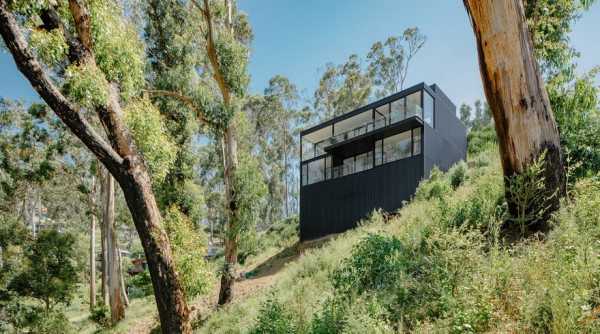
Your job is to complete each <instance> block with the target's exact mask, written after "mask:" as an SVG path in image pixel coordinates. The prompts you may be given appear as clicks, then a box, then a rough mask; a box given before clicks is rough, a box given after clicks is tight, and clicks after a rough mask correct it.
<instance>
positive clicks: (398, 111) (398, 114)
mask: <svg viewBox="0 0 600 334" xmlns="http://www.w3.org/2000/svg"><path fill="white" fill-rule="evenodd" d="M391 106H392V109H391V112H390V119H391V120H390V123H396V122H398V121H401V120H403V119H404V118H406V109H405V106H404V98H401V99H400V100H396V101H394V102H392V104H391Z"/></svg>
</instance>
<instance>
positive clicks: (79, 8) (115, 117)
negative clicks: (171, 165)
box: [0, 0, 191, 333]
mask: <svg viewBox="0 0 600 334" xmlns="http://www.w3.org/2000/svg"><path fill="white" fill-rule="evenodd" d="M69 7H70V11H71V14H72V16H73V19H74V22H75V31H76V32H77V35H76V36H74V37H73V38H70V37H66V38H65V40H66V41H68V42H69V44H70V45H69V60H70V61H71V62H72V63H88V62H93V60H94V49H93V45H92V40H93V39H92V35H91V33H90V31H91V23H90V20H91V18H90V15H89V13H88V12H87V9H86V8H85V6H83V4H82V3H81V2H80V1H78V0H70V1H69ZM57 17H58V16H55V17H50V19H52V20H54V19H56V18H57ZM47 18H48V17H47ZM52 20H50V21H52ZM57 27H58V25H57ZM68 31H69V30H68V29H63V32H64V33H65V34H66V33H68ZM0 34H1V35H2V38H3V40H4V44H5V45H6V47H7V49H8V50H9V51H10V53H11V54H12V56H13V58H14V60H15V63H16V65H17V67H18V69H19V70H20V71H21V72H22V73H23V75H24V76H25V77H26V78H27V80H28V81H29V82H30V83H31V85H32V86H33V88H34V89H35V90H36V92H37V93H38V94H39V95H40V97H42V99H43V100H44V101H45V102H46V103H47V104H48V106H50V108H52V110H53V111H54V112H55V113H56V115H57V116H58V117H59V118H60V119H61V120H62V121H63V122H64V123H65V125H66V126H67V127H68V128H69V129H70V131H71V132H72V133H73V134H74V135H75V136H77V137H78V138H79V139H80V140H81V141H82V142H83V143H84V144H85V146H86V147H87V148H88V149H89V150H90V151H91V152H92V153H93V154H94V155H95V156H96V158H97V159H98V160H99V161H100V162H101V163H102V164H103V165H104V166H105V167H106V168H107V169H108V170H109V172H110V174H111V175H112V176H113V177H114V178H115V180H116V181H117V182H118V183H119V185H120V186H121V189H122V190H123V193H124V195H125V200H126V202H127V205H128V207H129V210H130V212H131V215H132V218H133V221H134V224H135V227H136V230H137V232H138V235H139V237H140V240H141V243H142V246H143V248H144V253H145V255H146V259H147V261H148V267H149V271H150V275H151V278H152V285H153V289H154V295H155V299H156V304H157V308H158V313H159V318H160V322H161V330H162V332H163V333H191V325H190V321H189V308H188V306H187V303H186V301H185V298H184V293H183V290H182V288H181V284H180V282H179V279H178V275H177V273H176V271H175V267H174V263H173V260H172V255H171V249H170V244H169V239H168V237H167V235H166V233H165V231H164V230H163V228H162V227H161V224H160V222H161V214H160V212H159V209H158V206H157V204H156V200H155V198H154V194H153V191H152V186H151V181H150V176H149V174H148V171H147V169H146V167H145V165H144V162H143V158H142V157H141V156H140V154H139V153H138V152H137V150H136V148H135V145H134V144H133V142H132V141H131V139H130V136H129V133H128V130H127V128H126V127H125V125H124V124H123V121H122V120H121V114H122V110H121V105H120V94H119V88H118V87H119V86H118V84H117V83H116V82H109V85H108V91H107V92H106V93H107V99H106V101H105V103H102V104H101V105H97V106H95V111H96V113H97V114H98V117H99V119H100V121H101V123H102V125H103V127H104V131H105V133H106V136H107V138H108V140H109V142H107V141H105V139H104V138H103V137H102V136H101V135H100V134H98V133H97V132H96V130H95V129H94V128H93V127H92V126H91V125H90V123H89V122H88V120H87V119H86V118H85V117H84V115H83V112H82V110H81V108H80V107H78V106H77V105H76V104H75V103H73V102H72V101H71V100H69V99H68V98H67V97H65V95H63V93H62V92H61V90H60V89H59V88H58V87H57V86H56V85H55V84H54V82H53V81H52V80H51V79H50V75H49V74H48V73H46V71H45V70H44V67H43V66H42V64H41V63H40V62H39V60H38V59H37V57H36V56H35V55H34V54H33V53H32V51H31V50H30V49H29V46H28V42H27V40H26V38H25V36H24V35H23V33H22V32H21V28H20V26H19V23H18V22H17V20H16V18H15V14H14V13H13V12H12V10H11V6H10V5H9V2H8V0H0ZM88 64H89V63H88Z"/></svg>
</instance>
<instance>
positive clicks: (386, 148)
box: [383, 131, 411, 163]
mask: <svg viewBox="0 0 600 334" xmlns="http://www.w3.org/2000/svg"><path fill="white" fill-rule="evenodd" d="M410 155H411V133H410V131H405V132H402V133H399V134H397V135H394V136H390V137H387V138H385V139H384V140H383V160H384V161H383V162H384V163H385V162H391V161H395V160H399V159H403V158H408V157H410Z"/></svg>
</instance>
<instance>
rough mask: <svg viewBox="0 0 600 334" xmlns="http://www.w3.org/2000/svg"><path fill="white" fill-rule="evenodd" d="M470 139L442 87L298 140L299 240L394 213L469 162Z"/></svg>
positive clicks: (384, 102) (389, 100)
mask: <svg viewBox="0 0 600 334" xmlns="http://www.w3.org/2000/svg"><path fill="white" fill-rule="evenodd" d="M466 133H467V131H466V128H465V126H464V125H463V124H462V122H461V121H460V120H459V119H458V118H457V117H456V106H455V105H454V104H453V103H452V102H451V101H450V99H449V98H448V97H447V96H446V95H445V94H444V93H443V92H442V90H441V89H440V88H439V87H438V86H437V85H435V84H434V85H431V86H428V85H426V84H424V83H421V84H418V85H416V86H413V87H410V88H407V89H405V90H403V91H401V92H399V93H396V94H394V95H391V96H388V97H386V98H384V99H381V100H379V101H376V102H373V103H371V104H369V105H367V106H364V107H361V108H358V109H356V110H354V111H351V112H348V113H346V114H344V115H341V116H338V117H335V118H333V119H331V120H329V121H326V122H323V123H321V124H319V125H316V126H313V127H311V128H309V129H306V130H304V131H302V133H301V134H300V136H301V138H300V145H301V148H302V149H301V153H300V154H301V155H300V160H301V165H300V179H301V186H300V239H301V240H310V239H315V238H318V237H321V236H325V235H328V234H331V233H339V232H343V231H346V230H348V229H351V228H353V227H355V226H356V223H357V222H358V221H359V220H360V219H362V218H365V217H366V216H367V215H368V214H369V213H370V212H371V211H373V210H374V209H377V208H381V209H383V210H384V211H386V212H394V211H396V210H397V209H399V208H400V207H401V206H402V202H403V201H407V200H409V199H410V198H411V196H412V195H413V194H414V193H415V190H416V188H417V185H418V184H419V181H420V180H421V179H423V178H424V177H428V176H429V173H430V171H431V169H432V168H433V167H434V166H438V168H440V169H441V170H444V171H445V170H448V168H450V166H452V165H453V164H454V163H456V162H458V161H460V160H461V159H465V158H466V151H467V135H466Z"/></svg>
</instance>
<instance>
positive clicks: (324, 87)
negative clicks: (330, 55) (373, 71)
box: [313, 54, 373, 119]
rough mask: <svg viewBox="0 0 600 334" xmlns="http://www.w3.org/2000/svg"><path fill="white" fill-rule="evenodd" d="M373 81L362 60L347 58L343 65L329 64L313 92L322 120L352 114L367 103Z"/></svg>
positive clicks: (316, 109)
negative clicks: (347, 113)
mask: <svg viewBox="0 0 600 334" xmlns="http://www.w3.org/2000/svg"><path fill="white" fill-rule="evenodd" d="M372 87H373V82H372V80H371V77H370V76H369V73H368V72H367V71H366V70H365V69H363V66H362V63H361V60H360V57H359V56H358V55H356V54H353V55H351V56H350V57H348V59H347V60H346V62H345V63H343V64H341V65H337V66H336V65H333V64H331V63H330V64H327V65H326V66H325V71H324V72H323V75H322V76H321V79H320V80H319V86H318V87H317V89H316V90H315V93H314V104H313V108H314V110H315V112H316V113H317V114H318V115H319V117H320V118H321V119H328V118H331V117H334V116H338V115H341V114H344V113H346V112H349V111H351V110H353V109H355V108H358V107H359V106H361V105H363V104H365V103H366V102H367V101H368V99H369V96H370V95H371V90H372Z"/></svg>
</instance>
